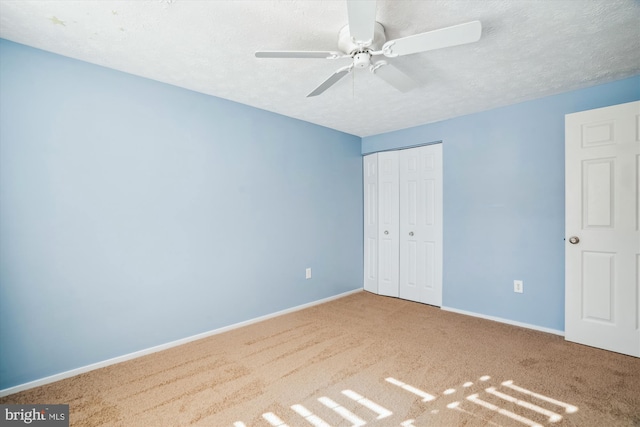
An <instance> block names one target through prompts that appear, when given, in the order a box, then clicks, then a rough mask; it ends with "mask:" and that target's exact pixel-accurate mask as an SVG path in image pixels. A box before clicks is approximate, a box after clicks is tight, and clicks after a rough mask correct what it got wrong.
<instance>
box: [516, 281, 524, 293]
mask: <svg viewBox="0 0 640 427" xmlns="http://www.w3.org/2000/svg"><path fill="white" fill-rule="evenodd" d="M513 292H517V293H519V294H521V293H523V292H524V284H523V283H522V280H514V281H513Z"/></svg>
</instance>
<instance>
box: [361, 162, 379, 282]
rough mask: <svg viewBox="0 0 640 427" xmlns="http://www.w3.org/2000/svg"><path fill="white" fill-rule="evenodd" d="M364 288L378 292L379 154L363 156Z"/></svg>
mask: <svg viewBox="0 0 640 427" xmlns="http://www.w3.org/2000/svg"><path fill="white" fill-rule="evenodd" d="M362 169H363V174H364V176H363V182H364V290H365V291H369V292H373V293H376V294H377V293H378V155H377V154H369V155H368V156H365V157H364V158H363V163H362Z"/></svg>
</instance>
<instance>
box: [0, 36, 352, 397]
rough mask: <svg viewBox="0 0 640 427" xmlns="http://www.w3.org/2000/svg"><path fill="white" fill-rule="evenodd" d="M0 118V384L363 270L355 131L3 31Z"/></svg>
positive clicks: (275, 304) (287, 300) (313, 296)
mask: <svg viewBox="0 0 640 427" xmlns="http://www.w3.org/2000/svg"><path fill="white" fill-rule="evenodd" d="M0 123H1V125H0V355H1V356H0V389H4V388H7V387H10V386H14V385H17V384H22V383H25V382H28V381H31V380H36V379H39V378H43V377H46V376H48V375H52V374H56V373H59V372H64V371H66V370H70V369H74V368H78V367H82V366H86V365H88V364H91V363H95V362H100V361H103V360H106V359H109V358H112V357H116V356H120V355H124V354H128V353H130V352H134V351H137V350H141V349H145V348H149V347H152V346H155V345H159V344H163V343H167V342H170V341H173V340H176V339H180V338H184V337H188V336H191V335H194V334H198V333H201V332H206V331H209V330H213V329H216V328H219V327H222V326H225V325H230V324H233V323H236V322H240V321H244V320H247V319H251V318H255V317H258V316H261V315H265V314H268V313H273V312H276V311H278V310H282V309H286V308H289V307H293V306H296V305H300V304H303V303H307V302H310V301H315V300H318V299H321V298H324V297H329V296H332V295H336V294H339V293H342V292H346V291H349V290H352V289H357V288H360V287H361V286H362V162H361V155H360V149H361V145H360V142H361V140H360V138H358V137H355V136H353V135H348V134H344V133H340V132H337V131H333V130H330V129H327V128H323V127H320V126H315V125H312V124H309V123H306V122H302V121H298V120H294V119H290V118H287V117H283V116H280V115H277V114H273V113H269V112H266V111H262V110H258V109H254V108H250V107H247V106H244V105H241V104H237V103H234V102H230V101H226V100H222V99H218V98H214V97H210V96H206V95H202V94H198V93H195V92H190V91H187V90H184V89H180V88H177V87H173V86H170V85H165V84H161V83H158V82H155V81H151V80H146V79H142V78H138V77H134V76H131V75H128V74H124V73H120V72H117V71H113V70H109V69H106V68H102V67H98V66H94V65H91V64H87V63H83V62H79V61H75V60H72V59H68V58H64V57H61V56H57V55H53V54H49V53H45V52H42V51H39V50H35V49H31V48H28V47H25V46H21V45H18V44H15V43H11V42H8V41H5V40H1V41H0ZM306 267H312V268H313V278H312V279H311V280H305V279H304V273H305V268H306Z"/></svg>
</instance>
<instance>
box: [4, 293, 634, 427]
mask: <svg viewBox="0 0 640 427" xmlns="http://www.w3.org/2000/svg"><path fill="white" fill-rule="evenodd" d="M0 403H30V404H36V403H47V404H55V403H66V404H69V405H70V421H71V425H72V426H127V427H129V426H134V427H135V426H145V427H146V426H215V427H217V426H230V427H231V426H233V427H245V426H246V427H252V426H278V425H280V426H285V425H288V426H290V427H294V426H315V427H326V426H352V425H368V426H402V427H412V426H416V427H417V426H503V427H506V426H520V427H522V426H530V427H532V426H558V427H560V426H562V427H566V426H581V427H590V426H594V427H596V426H597V427H611V426H640V359H637V358H634V357H630V356H624V355H621V354H617V353H612V352H608V351H604V350H599V349H595V348H591V347H586V346H582V345H578V344H573V343H569V342H566V341H564V339H563V338H562V337H560V336H556V335H552V334H547V333H543V332H538V331H533V330H529V329H524V328H519V327H515V326H510V325H505V324H501V323H497V322H492V321H488V320H483V319H478V318H474V317H469V316H465V315H461V314H456V313H451V312H447V311H443V310H440V309H438V308H435V307H431V306H428V305H424V304H418V303H414V302H410V301H404V300H400V299H395V298H387V297H381V296H377V295H373V294H370V293H367V292H358V293H355V294H351V295H349V296H346V297H344V298H340V299H337V300H334V301H331V302H327V303H324V304H320V305H317V306H313V307H310V308H307V309H304V310H300V311H297V312H294V313H290V314H287V315H283V316H279V317H277V318H272V319H269V320H266V321H263V322H260V323H256V324H252V325H250V326H246V327H242V328H238V329H235V330H232V331H229V332H225V333H222V334H219V335H215V336H212V337H209V338H205V339H202V340H198V341H194V342H191V343H189V344H185V345H182V346H179V347H174V348H171V349H168V350H165V351H162V352H158V353H154V354H151V355H148V356H144V357H141V358H137V359H134V360H130V361H127V362H123V363H119V364H116V365H112V366H108V367H105V368H102V369H98V370H95V371H91V372H88V373H85V374H81V375H78V376H75V377H72V378H68V379H65V380H62V381H58V382H56V383H52V384H48V385H45V386H41V387H37V388H34V389H30V390H27V391H24V392H21V393H16V394H14V395H10V396H6V397H4V398H2V399H0Z"/></svg>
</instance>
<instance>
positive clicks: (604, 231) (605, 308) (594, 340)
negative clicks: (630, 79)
mask: <svg viewBox="0 0 640 427" xmlns="http://www.w3.org/2000/svg"><path fill="white" fill-rule="evenodd" d="M565 125H566V129H565V131H566V133H565V137H566V143H565V145H566V147H565V148H566V155H565V162H566V165H565V167H566V177H565V181H566V196H565V200H566V209H565V214H566V227H565V228H566V233H567V236H566V241H567V242H566V253H565V259H566V269H565V271H566V282H565V291H566V295H565V338H566V339H567V340H569V341H574V342H578V343H581V344H586V345H590V346H593V347H599V348H603V349H607V350H612V351H616V352H619V353H624V354H628V355H633V356H637V357H640V313H639V307H640V279H639V274H640V232H639V229H640V213H639V211H640V202H639V199H640V194H639V192H640V102H632V103H628V104H621V105H616V106H613V107H607V108H600V109H596V110H590V111H584V112H580V113H575V114H569V115H567V116H566V121H565Z"/></svg>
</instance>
